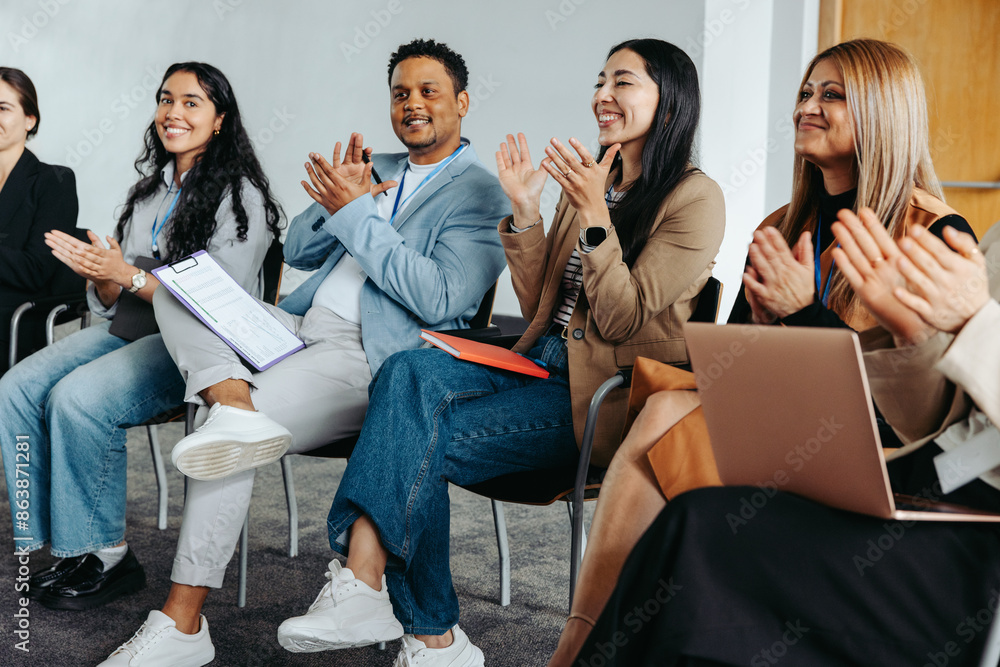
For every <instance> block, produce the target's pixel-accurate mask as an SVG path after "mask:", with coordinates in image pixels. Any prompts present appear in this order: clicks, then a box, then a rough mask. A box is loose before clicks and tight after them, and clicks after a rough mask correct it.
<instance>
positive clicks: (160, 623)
mask: <svg viewBox="0 0 1000 667" xmlns="http://www.w3.org/2000/svg"><path fill="white" fill-rule="evenodd" d="M213 660H215V647H214V646H212V638H211V637H210V636H209V635H208V621H207V620H205V617H204V616H202V617H201V629H200V630H198V633H197V634H194V635H186V634H184V633H183V632H180V631H179V630H178V629H177V624H176V623H174V621H173V619H172V618H170V617H169V616H167V615H166V614H164V613H163V612H160V611H156V610H155V609H154V610H153V611H151V612H149V616H148V617H147V618H146V622H145V623H143V624H142V627H141V628H139V631H138V632H136V633H135V634H134V635H132V639H130V640H128V641H127V642H125V643H124V644H122V645H121V646H119V647H118V648H117V649H115V652H114V653H112V654H111V655H110V656H108V659H107V660H105V661H104V662H102V663H101V664H100V665H98V666H97V667H201V666H202V665H207V664H208V663H210V662H212V661H213Z"/></svg>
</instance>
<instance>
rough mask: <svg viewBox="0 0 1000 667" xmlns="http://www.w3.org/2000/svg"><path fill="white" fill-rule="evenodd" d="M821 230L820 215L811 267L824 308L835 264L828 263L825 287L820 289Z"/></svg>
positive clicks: (828, 297)
mask: <svg viewBox="0 0 1000 667" xmlns="http://www.w3.org/2000/svg"><path fill="white" fill-rule="evenodd" d="M822 229H823V216H822V215H821V216H819V220H817V222H816V243H815V244H814V245H815V246H816V261H815V262H814V263H813V265H814V266H815V267H816V292H817V293H819V294H821V295H822V296H821V297H820V300H821V301H822V302H823V305H824V306H826V305H827V302H828V301H829V300H830V280H831V279H832V278H833V266H834V264H835V263H836V262H835V261H834V262H831V263H830V273H828V274H826V287H824V288H821V287H820V268H819V256H820V254H821V253H820V248H821V247H822V245H823V244H822V243H820V232H821V230H822ZM837 245H838V246H839V245H840V244H839V243H838V244H837Z"/></svg>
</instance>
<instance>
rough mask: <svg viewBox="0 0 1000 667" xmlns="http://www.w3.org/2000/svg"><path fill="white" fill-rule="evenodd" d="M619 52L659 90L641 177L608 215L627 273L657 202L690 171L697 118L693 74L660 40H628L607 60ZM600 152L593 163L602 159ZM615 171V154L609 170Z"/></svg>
mask: <svg viewBox="0 0 1000 667" xmlns="http://www.w3.org/2000/svg"><path fill="white" fill-rule="evenodd" d="M622 49H628V50H629V51H632V52H634V53H635V54H636V55H638V56H639V57H640V58H642V60H643V62H644V63H645V65H646V73H647V74H649V77H650V78H651V79H652V80H653V81H654V82H655V83H656V85H657V86H658V87H659V89H660V101H659V103H658V104H657V106H656V116H655V117H654V118H653V126H652V127H651V128H650V130H649V135H648V136H647V137H646V144H645V146H644V147H643V149H642V173H641V174H640V175H639V178H637V179H636V180H635V182H634V183H632V185H631V186H630V187H629V189H628V190H627V191H626V192H625V195H624V197H623V198H622V199H621V201H620V202H619V203H618V205H617V206H615V207H614V208H612V209H611V211H610V213H611V222H612V223H613V224H614V226H615V229H616V230H617V232H618V239H619V242H620V243H621V246H622V256H623V259H624V261H625V263H626V264H627V265H628V266H629V267H631V266H632V265H633V264H634V263H635V260H636V259H637V258H638V257H639V253H641V252H642V249H643V247H644V246H645V245H646V239H647V238H648V237H649V233H650V230H651V229H652V228H653V223H655V222H656V215H657V213H658V212H659V210H660V206H661V205H662V204H663V200H664V199H666V198H667V196H668V195H669V194H670V193H671V192H672V191H673V189H674V188H675V187H677V185H678V184H679V183H680V182H681V181H682V180H684V178H685V177H687V176H688V175H689V174H690V173H691V172H693V171H694V167H692V166H691V160H692V153H693V150H694V136H695V131H696V130H697V129H698V117H699V116H700V115H701V90H700V89H699V87H698V72H697V70H695V67H694V63H693V62H691V58H689V57H688V55H687V54H686V53H684V51H682V50H681V49H679V48H678V47H676V46H674V45H673V44H671V43H669V42H664V41H663V40H660V39H630V40H628V41H625V42H622V43H621V44H617V45H615V46H613V47H611V50H610V51H608V58H610V57H611V56H613V55H614V54H616V53H618V52H619V51H621V50H622ZM607 150H608V149H607V146H602V147H601V151H600V153H599V155H598V158H597V159H598V160H602V159H603V158H604V154H605V153H606V152H607ZM620 165H621V154H619V155H616V156H615V162H614V166H620Z"/></svg>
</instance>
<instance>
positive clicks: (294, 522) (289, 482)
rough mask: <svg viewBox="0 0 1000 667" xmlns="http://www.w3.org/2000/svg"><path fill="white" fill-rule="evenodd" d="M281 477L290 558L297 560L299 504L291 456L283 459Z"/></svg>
mask: <svg viewBox="0 0 1000 667" xmlns="http://www.w3.org/2000/svg"><path fill="white" fill-rule="evenodd" d="M281 477H282V479H283V480H284V481H285V501H286V502H287V503H288V556H289V557H290V558H295V557H296V556H298V555H299V503H298V501H297V500H296V499H295V480H294V478H293V477H292V458H291V457H290V456H282V457H281Z"/></svg>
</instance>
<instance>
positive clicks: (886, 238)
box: [558, 209, 1000, 666]
mask: <svg viewBox="0 0 1000 667" xmlns="http://www.w3.org/2000/svg"><path fill="white" fill-rule="evenodd" d="M840 221H841V222H839V223H836V224H834V225H833V226H832V230H833V232H834V234H835V235H836V238H837V240H838V242H839V243H840V246H841V247H840V248H839V249H837V250H836V251H835V253H834V255H835V258H836V261H837V263H838V265H839V266H840V267H841V271H842V272H843V274H844V277H845V280H847V281H848V283H849V284H850V286H851V287H852V289H853V290H854V291H855V293H856V294H857V295H858V297H859V299H860V300H861V302H862V304H863V305H864V306H865V307H866V308H867V309H868V310H869V312H871V313H872V316H873V317H874V318H875V319H876V321H877V322H878V324H879V325H880V326H877V327H875V328H873V329H871V330H868V331H866V332H864V333H863V334H862V336H861V338H862V345H863V349H864V361H865V367H866V370H867V374H868V379H869V383H870V387H871V391H872V394H873V396H874V399H875V402H876V403H877V404H878V405H879V406H880V407H881V409H882V412H883V414H884V415H885V416H886V417H887V418H888V419H889V421H890V423H891V424H892V425H893V427H894V428H895V429H896V431H897V432H898V433H899V435H900V437H901V439H902V440H903V442H904V443H905V449H904V450H903V451H902V452H901V454H903V455H902V456H898V457H897V458H894V459H893V460H892V461H890V462H889V463H888V470H889V476H890V480H891V483H892V487H893V490H894V491H896V492H902V493H908V494H911V495H916V496H920V497H923V498H926V499H928V500H943V501H946V502H952V503H957V504H961V505H966V506H969V507H973V508H976V509H981V510H987V511H990V512H992V513H996V512H1000V474H998V471H997V470H995V469H994V470H973V471H972V472H973V473H979V475H978V478H975V479H974V480H973V481H971V482H970V483H968V484H966V485H965V486H963V487H961V488H958V489H957V490H955V491H953V492H951V493H943V492H942V491H943V490H942V488H941V486H940V483H939V480H938V476H937V473H936V471H935V466H934V462H933V458H934V457H935V456H936V455H938V454H940V453H941V452H942V450H945V451H948V452H951V453H955V452H960V451H961V450H962V447H964V446H981V447H985V448H986V449H988V450H990V451H992V452H994V453H995V452H997V451H1000V431H998V430H997V427H996V424H997V423H1000V422H998V420H1000V341H998V339H997V337H996V331H997V330H998V328H1000V303H997V300H996V299H997V298H998V297H1000V272H998V271H996V267H997V266H998V265H1000V225H996V226H994V227H993V228H992V229H991V230H990V231H989V232H988V233H987V234H986V237H985V238H984V239H983V243H982V244H981V246H980V247H979V248H977V247H976V244H975V241H974V239H973V237H972V236H971V235H968V234H964V233H961V232H957V231H953V230H948V231H945V233H944V236H945V240H946V241H947V245H945V243H942V242H941V241H940V240H939V239H937V238H936V237H935V236H934V235H932V234H930V233H928V232H927V231H926V230H924V229H922V228H916V229H913V230H911V231H910V232H909V233H908V234H907V235H906V236H904V237H903V238H902V239H900V241H899V243H898V244H897V243H896V241H895V240H893V238H892V237H891V236H890V234H889V233H888V232H887V231H886V230H885V228H884V227H883V224H882V223H881V222H880V221H879V219H878V217H877V216H876V215H875V214H874V213H873V212H872V211H871V210H869V209H862V211H861V218H860V219H859V218H858V217H857V216H855V215H854V214H853V213H851V212H850V211H846V210H845V211H841V213H840ZM987 266H990V267H992V268H993V271H992V273H991V274H989V275H988V273H987V269H986V267H987ZM991 295H992V296H991ZM988 465H991V464H988ZM759 491H760V490H759V489H758V488H757V487H724V488H703V489H696V490H693V491H690V492H687V493H684V494H682V495H680V496H679V497H678V498H676V499H675V500H674V501H673V502H671V503H670V504H669V505H668V506H667V507H666V509H665V510H663V511H662V512H661V513H660V515H659V516H658V517H657V518H656V520H655V521H654V523H653V525H652V526H651V527H650V529H649V530H648V531H647V532H646V534H645V535H644V536H643V537H642V539H641V540H640V541H639V543H638V545H637V546H636V548H635V549H634V551H633V552H632V554H631V555H630V556H629V558H628V561H627V562H626V564H625V567H624V569H623V571H622V575H621V578H620V579H619V582H618V586H617V588H616V589H615V590H614V592H613V594H612V595H611V597H610V600H609V602H608V604H607V605H606V607H605V608H604V612H603V613H602V614H601V616H600V618H599V619H598V620H597V623H596V626H595V628H594V630H593V632H592V633H591V634H590V636H589V637H588V638H587V639H586V641H585V643H584V644H583V647H582V650H581V651H580V652H579V653H578V655H575V656H574V658H575V659H574V662H573V663H572V664H596V663H594V662H592V660H594V659H595V658H596V657H597V656H603V657H604V661H603V662H602V663H601V664H605V665H609V666H610V665H638V664H653V663H654V662H655V664H666V665H689V666H690V665H718V664H746V663H747V661H748V660H749V663H750V664H751V665H756V664H759V665H766V664H774V663H775V661H776V660H777V659H778V658H785V659H787V661H788V662H789V663H790V664H803V665H825V664H838V665H839V664H865V665H923V664H937V665H943V664H949V665H955V664H963V665H964V664H977V661H978V660H979V658H980V656H981V655H982V653H983V648H984V645H985V642H986V637H987V634H988V632H989V629H990V623H991V621H992V619H993V616H994V614H995V612H996V611H997V605H998V602H1000V530H998V529H997V527H996V525H995V524H985V523H983V524H976V523H947V522H909V521H902V522H900V521H887V520H885V519H879V518H875V517H871V516H866V515H861V514H855V513H852V512H847V511H843V510H837V509H833V508H830V507H827V506H824V505H821V504H819V503H817V502H813V501H811V500H807V499H805V498H802V497H800V496H796V495H793V494H790V493H786V492H783V491H777V492H776V493H775V494H774V495H773V496H772V497H771V498H770V499H769V500H767V502H766V504H764V505H763V506H760V507H757V508H756V512H755V515H754V516H751V517H749V518H746V519H745V520H744V521H742V522H738V523H734V522H732V521H731V520H730V519H729V518H728V517H730V516H731V515H734V514H738V513H739V512H741V508H742V507H743V503H744V502H745V501H746V499H747V498H748V497H750V496H751V495H752V494H753V493H754V492H759ZM747 516H749V515H747ZM650 599H653V600H656V604H655V606H654V605H649V604H648V601H649V600H650ZM654 607H655V608H654ZM636 610H638V612H637V611H636ZM639 614H645V616H644V617H640V616H639ZM609 646H610V647H612V648H613V649H614V655H613V658H611V659H609V658H607V655H608V652H609V650H610V649H609V648H608V647H609ZM786 656H787V658H786ZM576 660H579V661H580V662H579V663H577V662H576ZM558 664H563V663H558ZM566 664H568V663H566Z"/></svg>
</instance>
